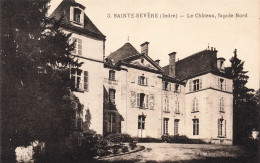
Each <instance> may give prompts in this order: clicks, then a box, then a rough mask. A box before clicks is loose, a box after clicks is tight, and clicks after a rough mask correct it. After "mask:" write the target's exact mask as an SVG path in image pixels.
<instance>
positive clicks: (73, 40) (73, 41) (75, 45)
mask: <svg viewBox="0 0 260 163" xmlns="http://www.w3.org/2000/svg"><path fill="white" fill-rule="evenodd" d="M72 43H73V44H74V50H73V51H72V53H73V54H76V49H77V41H76V38H75V37H72Z"/></svg>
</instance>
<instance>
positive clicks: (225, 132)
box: [225, 120, 227, 136]
mask: <svg viewBox="0 0 260 163" xmlns="http://www.w3.org/2000/svg"><path fill="white" fill-rule="evenodd" d="M225 136H227V120H225Z"/></svg>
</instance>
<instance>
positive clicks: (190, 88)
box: [189, 80, 192, 92]
mask: <svg viewBox="0 0 260 163" xmlns="http://www.w3.org/2000/svg"><path fill="white" fill-rule="evenodd" d="M189 91H190V92H191V91H192V82H191V80H190V81H189Z"/></svg>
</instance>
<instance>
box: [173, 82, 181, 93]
mask: <svg viewBox="0 0 260 163" xmlns="http://www.w3.org/2000/svg"><path fill="white" fill-rule="evenodd" d="M179 86H180V85H179V84H175V90H174V92H176V93H178V92H180V91H179Z"/></svg>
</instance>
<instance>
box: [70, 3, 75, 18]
mask: <svg viewBox="0 0 260 163" xmlns="http://www.w3.org/2000/svg"><path fill="white" fill-rule="evenodd" d="M73 11H74V8H73V7H72V6H71V7H70V21H73Z"/></svg>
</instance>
